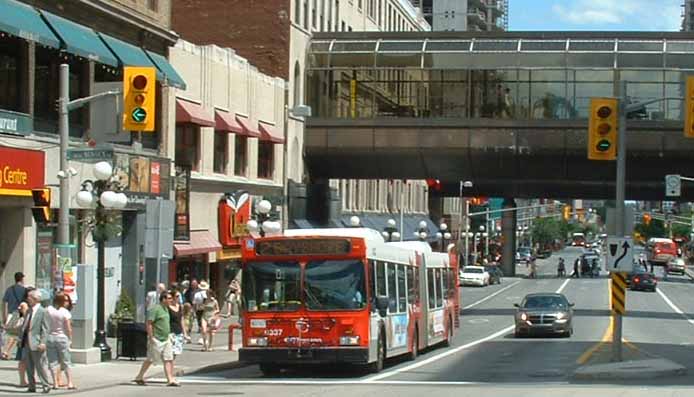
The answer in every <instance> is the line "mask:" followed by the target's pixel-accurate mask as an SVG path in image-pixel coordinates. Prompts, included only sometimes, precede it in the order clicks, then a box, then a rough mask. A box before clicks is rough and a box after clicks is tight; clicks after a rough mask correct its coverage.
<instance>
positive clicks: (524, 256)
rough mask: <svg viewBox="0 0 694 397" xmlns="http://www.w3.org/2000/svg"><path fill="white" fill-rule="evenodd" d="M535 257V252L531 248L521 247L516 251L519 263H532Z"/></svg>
mask: <svg viewBox="0 0 694 397" xmlns="http://www.w3.org/2000/svg"><path fill="white" fill-rule="evenodd" d="M532 257H533V251H532V250H531V249H530V247H520V248H518V251H516V262H518V263H530V260H531V259H532Z"/></svg>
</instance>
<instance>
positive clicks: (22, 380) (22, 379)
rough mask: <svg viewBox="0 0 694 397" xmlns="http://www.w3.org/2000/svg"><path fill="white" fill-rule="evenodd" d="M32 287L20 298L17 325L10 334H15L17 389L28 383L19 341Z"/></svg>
mask: <svg viewBox="0 0 694 397" xmlns="http://www.w3.org/2000/svg"><path fill="white" fill-rule="evenodd" d="M33 289H34V288H33V287H27V288H26V289H25V290H24V297H23V298H22V303H20V304H19V307H18V308H17V312H18V313H19V319H20V321H18V322H17V323H15V325H14V326H15V327H16V328H12V332H13V333H16V335H17V337H16V338H15V339H17V340H18V343H17V352H16V354H15V357H14V359H15V360H16V361H17V362H18V364H17V372H18V374H19V387H28V386H29V382H27V366H26V362H25V361H24V360H23V359H22V357H23V356H24V352H23V349H22V341H21V336H22V333H23V332H24V326H25V322H26V317H27V313H28V312H29V303H28V302H29V292H31V291H33Z"/></svg>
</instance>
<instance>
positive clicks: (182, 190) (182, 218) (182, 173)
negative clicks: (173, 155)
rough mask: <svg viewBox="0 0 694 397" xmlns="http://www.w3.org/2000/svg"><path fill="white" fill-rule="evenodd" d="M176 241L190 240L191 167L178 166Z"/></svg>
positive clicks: (175, 189) (175, 182)
mask: <svg viewBox="0 0 694 397" xmlns="http://www.w3.org/2000/svg"><path fill="white" fill-rule="evenodd" d="M174 194H175V196H176V197H175V199H176V214H175V216H176V219H175V220H174V240H183V241H188V240H190V167H184V166H180V165H177V166H176V177H175V180H174Z"/></svg>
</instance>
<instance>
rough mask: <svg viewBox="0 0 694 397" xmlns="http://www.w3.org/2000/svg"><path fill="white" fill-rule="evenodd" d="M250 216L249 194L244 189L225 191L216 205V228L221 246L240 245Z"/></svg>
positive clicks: (246, 231)
mask: <svg viewBox="0 0 694 397" xmlns="http://www.w3.org/2000/svg"><path fill="white" fill-rule="evenodd" d="M250 218H251V195H250V194H248V192H247V191H245V190H237V191H236V192H233V193H225V194H224V196H222V199H221V200H219V204H218V207H217V229H218V230H219V242H220V243H221V244H222V246H224V247H234V246H241V239H242V238H244V237H246V236H248V229H247V228H246V224H247V223H248V220H249V219H250Z"/></svg>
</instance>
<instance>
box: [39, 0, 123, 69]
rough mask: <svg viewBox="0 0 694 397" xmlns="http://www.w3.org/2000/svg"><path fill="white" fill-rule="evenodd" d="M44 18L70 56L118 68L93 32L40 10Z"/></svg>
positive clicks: (116, 60)
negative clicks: (77, 56) (73, 55)
mask: <svg viewBox="0 0 694 397" xmlns="http://www.w3.org/2000/svg"><path fill="white" fill-rule="evenodd" d="M41 14H43V16H44V18H45V19H46V21H47V22H48V24H49V25H51V26H52V27H53V30H55V32H56V33H58V36H60V38H61V40H62V41H63V43H64V45H65V50H66V51H67V52H69V53H71V54H75V55H79V56H81V57H84V58H87V59H90V60H92V61H95V62H101V63H103V64H106V65H111V66H116V67H117V66H118V59H116V57H115V56H114V55H113V53H112V52H111V50H109V49H108V47H106V44H104V42H103V41H101V39H100V38H99V36H98V35H97V34H96V32H95V31H93V30H92V29H90V28H88V27H86V26H82V25H80V24H77V23H74V22H72V21H69V20H67V19H65V18H63V17H59V16H57V15H54V14H51V13H50V12H48V11H43V10H41Z"/></svg>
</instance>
